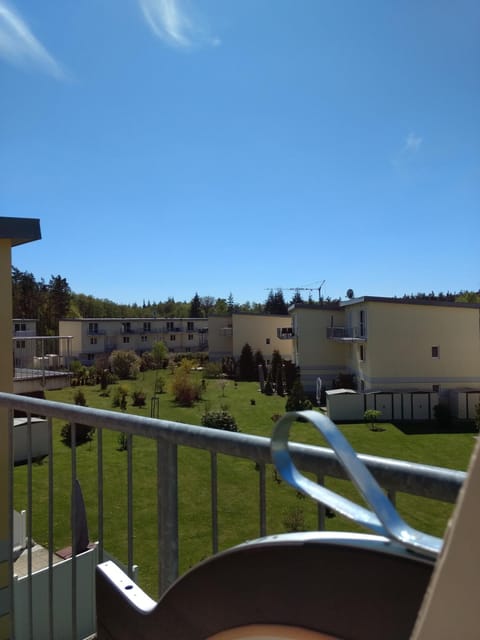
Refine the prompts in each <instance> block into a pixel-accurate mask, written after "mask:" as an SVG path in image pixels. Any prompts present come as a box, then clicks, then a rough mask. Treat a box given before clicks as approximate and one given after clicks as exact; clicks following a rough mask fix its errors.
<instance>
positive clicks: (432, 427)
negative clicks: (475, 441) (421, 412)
mask: <svg viewBox="0 0 480 640" xmlns="http://www.w3.org/2000/svg"><path fill="white" fill-rule="evenodd" d="M392 424H393V425H394V426H395V427H397V429H399V430H400V431H401V432H402V433H404V434H405V435H407V436H415V435H428V434H436V435H439V434H442V433H444V434H447V433H450V434H455V433H456V434H460V433H478V430H477V429H476V428H475V423H474V422H473V420H451V421H450V423H449V424H443V425H442V424H439V423H438V422H437V421H436V420H409V421H400V420H395V422H393V423H392Z"/></svg>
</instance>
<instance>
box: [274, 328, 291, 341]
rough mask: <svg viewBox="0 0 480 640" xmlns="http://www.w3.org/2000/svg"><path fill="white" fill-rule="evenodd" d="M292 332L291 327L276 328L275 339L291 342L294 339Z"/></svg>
mask: <svg viewBox="0 0 480 640" xmlns="http://www.w3.org/2000/svg"><path fill="white" fill-rule="evenodd" d="M294 335H295V334H294V332H293V328H292V327H278V328H277V338H279V339H280V340H291V339H292V338H293V337H294Z"/></svg>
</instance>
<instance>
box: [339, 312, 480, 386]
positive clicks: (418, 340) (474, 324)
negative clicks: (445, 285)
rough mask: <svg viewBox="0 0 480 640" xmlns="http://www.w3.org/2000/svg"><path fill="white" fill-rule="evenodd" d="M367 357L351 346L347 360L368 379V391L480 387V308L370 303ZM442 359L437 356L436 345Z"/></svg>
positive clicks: (357, 371) (359, 374)
mask: <svg viewBox="0 0 480 640" xmlns="http://www.w3.org/2000/svg"><path fill="white" fill-rule="evenodd" d="M354 307H356V308H352V309H351V311H352V312H353V313H354V314H355V312H357V313H358V311H359V309H360V308H363V309H364V310H365V311H366V318H367V336H368V337H367V341H366V342H365V347H364V348H365V361H364V362H363V363H361V362H359V360H358V352H359V346H358V344H352V345H351V346H350V351H349V356H348V361H347V364H348V366H349V367H351V368H352V369H353V370H354V371H355V372H356V373H357V375H358V376H359V378H360V377H362V376H363V377H364V378H365V382H366V387H365V388H366V389H367V390H368V389H378V388H388V387H391V388H398V389H400V388H418V389H423V388H425V389H429V390H431V389H432V385H433V384H439V385H440V387H441V388H444V389H446V388H461V387H471V386H473V387H478V386H479V385H480V328H479V322H480V310H479V309H476V308H467V307H460V306H440V305H419V304H405V303H398V304H395V303H392V302H388V303H387V302H375V301H366V302H364V303H359V305H354ZM434 346H436V347H439V357H438V358H433V357H432V347H434Z"/></svg>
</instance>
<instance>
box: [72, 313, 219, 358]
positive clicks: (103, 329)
mask: <svg viewBox="0 0 480 640" xmlns="http://www.w3.org/2000/svg"><path fill="white" fill-rule="evenodd" d="M59 332H60V335H69V336H71V337H72V345H71V349H72V356H73V357H74V358H77V359H78V360H80V361H81V362H82V363H84V364H92V362H93V361H94V360H95V358H97V357H98V356H100V355H101V354H104V353H111V352H112V351H114V350H124V351H130V350H132V351H135V352H137V353H138V354H141V353H143V352H144V351H150V350H151V349H152V347H153V345H154V344H155V342H158V341H159V340H163V341H164V342H165V344H166V345H167V348H168V350H169V351H170V352H171V353H190V352H191V353H194V352H199V351H206V350H207V349H208V319H207V318H82V319H72V320H70V319H69V320H61V321H60V323H59Z"/></svg>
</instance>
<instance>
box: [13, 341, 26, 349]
mask: <svg viewBox="0 0 480 640" xmlns="http://www.w3.org/2000/svg"><path fill="white" fill-rule="evenodd" d="M15 346H16V347H17V349H25V340H16V341H15Z"/></svg>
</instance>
